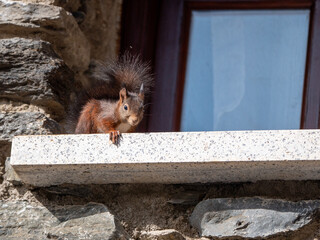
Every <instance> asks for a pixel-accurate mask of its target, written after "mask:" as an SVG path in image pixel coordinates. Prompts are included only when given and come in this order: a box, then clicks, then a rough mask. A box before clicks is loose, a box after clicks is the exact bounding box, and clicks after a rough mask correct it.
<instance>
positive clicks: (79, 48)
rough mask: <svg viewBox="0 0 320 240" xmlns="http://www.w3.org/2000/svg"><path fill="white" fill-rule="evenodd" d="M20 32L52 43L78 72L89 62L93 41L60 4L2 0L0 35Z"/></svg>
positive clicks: (85, 67)
mask: <svg viewBox="0 0 320 240" xmlns="http://www.w3.org/2000/svg"><path fill="white" fill-rule="evenodd" d="M17 36H18V37H26V38H38V39H42V40H45V41H48V42H51V43H53V47H54V50H55V51H56V52H57V53H58V54H59V55H60V56H61V57H62V59H63V60H64V61H65V63H66V64H67V66H68V67H69V68H71V69H72V70H73V71H74V72H75V73H78V72H82V71H85V70H86V69H87V67H88V65H89V61H90V44H89V42H88V40H87V38H86V37H85V36H84V34H83V33H82V31H81V30H80V28H79V26H78V24H77V22H76V21H75V19H74V17H73V16H72V14H71V13H69V12H67V11H65V10H64V9H63V8H61V7H57V6H52V5H45V4H33V3H30V4H26V3H22V2H13V1H4V0H0V38H9V37H17Z"/></svg>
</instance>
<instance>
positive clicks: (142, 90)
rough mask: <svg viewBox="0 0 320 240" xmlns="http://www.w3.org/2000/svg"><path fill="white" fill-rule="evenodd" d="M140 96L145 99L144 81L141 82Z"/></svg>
mask: <svg viewBox="0 0 320 240" xmlns="http://www.w3.org/2000/svg"><path fill="white" fill-rule="evenodd" d="M139 97H140V98H141V99H142V100H143V99H144V89H143V83H142V84H141V87H140V91H139Z"/></svg>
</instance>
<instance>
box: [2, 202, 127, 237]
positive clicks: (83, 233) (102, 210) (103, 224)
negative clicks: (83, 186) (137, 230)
mask: <svg viewBox="0 0 320 240" xmlns="http://www.w3.org/2000/svg"><path fill="white" fill-rule="evenodd" d="M0 238H1V239H50V238H51V239H92V240H94V239H117V240H118V239H128V237H127V234H126V233H125V231H124V230H123V228H122V227H121V226H120V225H119V223H118V222H117V220H116V219H115V217H114V216H113V215H112V214H111V213H110V212H109V210H108V208H107V207H106V206H104V205H103V204H97V203H89V204H87V205H84V206H78V205H74V206H61V207H55V208H46V207H42V206H33V205H30V204H29V203H27V202H23V201H18V202H4V201H0Z"/></svg>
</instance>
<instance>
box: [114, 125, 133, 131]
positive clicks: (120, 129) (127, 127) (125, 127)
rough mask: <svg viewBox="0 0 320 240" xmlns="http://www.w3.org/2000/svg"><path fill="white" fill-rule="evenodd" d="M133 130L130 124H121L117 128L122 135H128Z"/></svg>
mask: <svg viewBox="0 0 320 240" xmlns="http://www.w3.org/2000/svg"><path fill="white" fill-rule="evenodd" d="M130 128H131V125H130V124H129V123H121V124H119V126H118V127H117V128H116V130H118V131H120V132H121V133H126V132H128V130H129V129H130Z"/></svg>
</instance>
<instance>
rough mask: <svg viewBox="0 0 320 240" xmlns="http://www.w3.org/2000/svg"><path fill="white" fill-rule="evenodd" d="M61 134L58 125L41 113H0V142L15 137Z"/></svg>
mask: <svg viewBox="0 0 320 240" xmlns="http://www.w3.org/2000/svg"><path fill="white" fill-rule="evenodd" d="M52 133H61V128H60V125H59V124H58V123H57V122H56V121H54V120H52V119H50V118H48V117H46V116H45V115H44V114H42V113H37V112H24V113H0V141H10V140H11V138H12V137H13V136H16V135H35V134H37V135H42V134H52Z"/></svg>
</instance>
